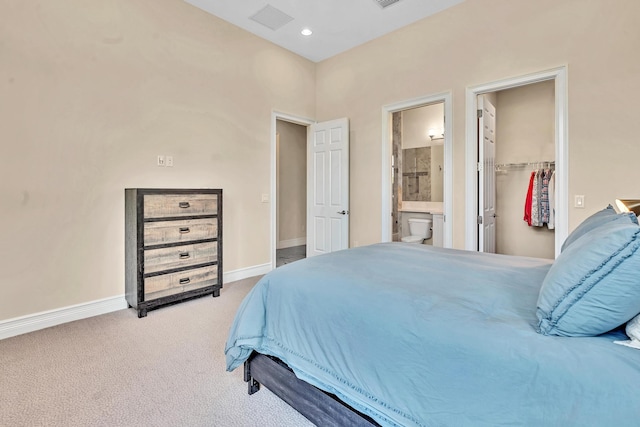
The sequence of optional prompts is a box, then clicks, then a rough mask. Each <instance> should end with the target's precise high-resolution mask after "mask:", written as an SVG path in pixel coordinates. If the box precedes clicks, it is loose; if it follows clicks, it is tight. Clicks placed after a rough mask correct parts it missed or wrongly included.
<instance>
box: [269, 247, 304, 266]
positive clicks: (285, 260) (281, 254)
mask: <svg viewBox="0 0 640 427" xmlns="http://www.w3.org/2000/svg"><path fill="white" fill-rule="evenodd" d="M306 257H307V246H306V245H302V246H293V247H291V248H284V249H277V250H276V267H280V266H283V265H285V264H289V263H290V262H293V261H297V260H299V259H303V258H306Z"/></svg>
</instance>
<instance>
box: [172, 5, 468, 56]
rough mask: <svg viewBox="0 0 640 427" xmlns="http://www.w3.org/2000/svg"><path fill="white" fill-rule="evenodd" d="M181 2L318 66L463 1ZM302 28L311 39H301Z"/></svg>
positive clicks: (304, 37) (306, 37) (307, 37)
mask: <svg viewBox="0 0 640 427" xmlns="http://www.w3.org/2000/svg"><path fill="white" fill-rule="evenodd" d="M184 1H186V2H187V3H189V4H192V5H193V6H196V7H198V8H200V9H202V10H204V11H206V12H208V13H211V14H212V15H215V16H217V17H219V18H221V19H223V20H225V21H227V22H230V23H232V24H234V25H236V26H238V27H240V28H243V29H245V30H247V31H249V32H251V33H253V34H255V35H257V36H259V37H262V38H263V39H266V40H269V41H271V42H273V43H275V44H277V45H279V46H282V47H283V48H285V49H288V50H290V51H292V52H294V53H297V54H298V55H300V56H303V57H305V58H307V59H309V60H311V61H314V62H319V61H322V60H324V59H327V58H330V57H332V56H334V55H336V54H338V53H340V52H344V51H346V50H349V49H351V48H353V47H355V46H358V45H360V44H363V43H366V42H368V41H369V40H372V39H375V38H377V37H380V36H382V35H384V34H387V33H390V32H392V31H394V30H397V29H398V28H401V27H404V26H405V25H408V24H411V23H412V22H415V21H418V20H420V19H422V18H425V17H427V16H430V15H433V14H435V13H438V12H440V11H442V10H444V9H447V8H449V7H452V6H454V5H456V4H458V3H462V2H463V1H464V0H268V1H266V0H184ZM386 4H388V5H387V6H386V7H384V8H383V7H382V5H386ZM252 17H253V18H254V19H252ZM303 28H309V29H311V30H312V31H313V34H312V35H310V36H303V35H302V34H301V33H300V32H301V30H302V29H303Z"/></svg>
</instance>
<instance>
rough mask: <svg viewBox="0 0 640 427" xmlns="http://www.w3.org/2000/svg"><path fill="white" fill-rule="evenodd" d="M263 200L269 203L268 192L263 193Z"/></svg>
mask: <svg viewBox="0 0 640 427" xmlns="http://www.w3.org/2000/svg"><path fill="white" fill-rule="evenodd" d="M261 201H262V203H269V195H268V194H266V193H263V194H262V198H261Z"/></svg>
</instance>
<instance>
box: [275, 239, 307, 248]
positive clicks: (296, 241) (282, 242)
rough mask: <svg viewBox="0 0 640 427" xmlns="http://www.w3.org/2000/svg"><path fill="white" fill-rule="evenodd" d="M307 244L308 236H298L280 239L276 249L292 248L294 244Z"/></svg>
mask: <svg viewBox="0 0 640 427" xmlns="http://www.w3.org/2000/svg"><path fill="white" fill-rule="evenodd" d="M306 244H307V238H306V237H298V238H297V239H289V240H280V241H279V242H278V246H277V247H276V249H286V248H292V247H294V246H302V245H306Z"/></svg>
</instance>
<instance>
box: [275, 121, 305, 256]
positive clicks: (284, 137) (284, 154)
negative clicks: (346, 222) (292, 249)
mask: <svg viewBox="0 0 640 427" xmlns="http://www.w3.org/2000/svg"><path fill="white" fill-rule="evenodd" d="M276 129H277V132H278V172H277V175H278V177H277V180H278V183H277V185H278V218H277V223H278V226H277V229H278V230H277V231H278V242H277V244H278V247H279V248H281V247H282V248H284V247H289V246H294V245H296V246H297V245H300V244H304V243H300V242H301V241H302V240H303V239H306V235H307V232H306V230H307V228H306V227H307V127H306V126H302V125H297V124H295V123H290V122H286V121H283V120H278V121H277V123H276ZM292 241H293V242H292Z"/></svg>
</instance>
